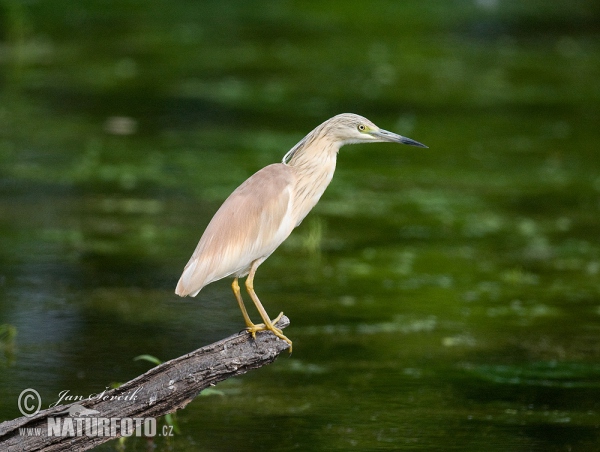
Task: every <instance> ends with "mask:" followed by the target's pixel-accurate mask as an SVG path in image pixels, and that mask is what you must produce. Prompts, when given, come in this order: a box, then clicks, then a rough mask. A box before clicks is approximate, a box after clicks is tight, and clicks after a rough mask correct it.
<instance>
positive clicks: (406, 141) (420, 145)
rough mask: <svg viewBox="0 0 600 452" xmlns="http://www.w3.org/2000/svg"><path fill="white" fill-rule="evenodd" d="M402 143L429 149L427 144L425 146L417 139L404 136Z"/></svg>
mask: <svg viewBox="0 0 600 452" xmlns="http://www.w3.org/2000/svg"><path fill="white" fill-rule="evenodd" d="M402 143H404V144H408V145H409V146H416V147H418V148H425V149H429V146H425V145H424V144H423V143H419V142H418V141H415V140H412V139H410V138H406V137H402Z"/></svg>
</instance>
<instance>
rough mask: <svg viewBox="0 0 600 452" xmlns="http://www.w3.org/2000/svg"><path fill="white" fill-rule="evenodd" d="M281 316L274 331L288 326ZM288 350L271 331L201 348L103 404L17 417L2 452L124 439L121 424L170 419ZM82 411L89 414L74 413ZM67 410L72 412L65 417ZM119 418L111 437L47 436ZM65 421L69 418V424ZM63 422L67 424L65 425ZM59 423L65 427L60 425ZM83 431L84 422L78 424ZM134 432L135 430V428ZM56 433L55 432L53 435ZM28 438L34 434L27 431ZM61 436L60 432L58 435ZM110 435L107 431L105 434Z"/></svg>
mask: <svg viewBox="0 0 600 452" xmlns="http://www.w3.org/2000/svg"><path fill="white" fill-rule="evenodd" d="M289 323H290V322H289V319H288V318H287V317H285V316H283V317H282V318H281V319H280V320H279V322H278V323H277V325H276V326H277V327H278V328H285V327H287V326H288V325H289ZM288 348H289V344H287V343H286V342H285V341H283V340H281V339H279V338H277V337H276V336H275V335H274V334H272V333H271V332H269V331H261V332H259V333H257V334H256V339H255V340H254V339H252V337H251V336H250V334H248V333H247V332H246V331H242V332H240V333H238V334H235V335H233V336H230V337H228V338H226V339H223V340H221V341H219V342H215V343H214V344H211V345H207V346H206V347H202V348H200V349H198V350H196V351H194V352H191V353H188V354H187V355H184V356H180V357H179V358H175V359H173V360H171V361H168V362H166V363H163V364H161V365H159V366H157V367H154V368H152V369H150V370H149V371H148V372H146V373H145V374H143V375H140V376H139V377H137V378H134V379H133V380H131V381H128V382H127V383H124V384H123V385H121V386H120V387H119V388H117V389H112V390H110V391H106V392H105V393H104V394H102V397H101V398H93V399H91V400H90V399H88V400H83V401H80V402H74V403H71V404H69V405H58V406H55V407H52V408H49V409H46V410H43V411H40V412H39V413H37V414H36V415H35V416H33V417H20V418H17V419H14V420H12V421H6V422H3V423H2V424H0V450H8V451H24V450H27V451H58V450H66V449H68V450H72V451H82V450H88V449H91V448H92V447H94V446H97V445H98V444H101V443H104V442H106V441H109V440H111V439H114V438H118V437H120V436H122V434H121V424H120V419H122V418H132V419H133V418H156V417H158V416H162V415H165V414H167V413H173V412H175V411H177V410H179V409H181V408H183V407H185V406H186V405H187V404H188V403H190V402H191V401H192V400H193V399H194V397H196V396H197V395H198V394H199V393H200V392H201V391H202V390H203V389H206V388H207V387H209V386H214V385H215V384H216V383H218V382H220V381H223V380H225V379H227V378H230V377H234V376H236V375H241V374H244V373H246V372H248V371H249V370H252V369H257V368H259V367H261V366H264V365H266V364H269V363H272V362H273V361H275V359H276V358H277V356H278V355H279V354H280V353H281V352H283V351H284V350H286V349H288ZM76 405H80V406H83V407H84V408H86V409H88V410H95V411H97V413H93V412H84V413H80V412H76V411H77V410H78V409H79V407H78V406H76ZM69 409H70V410H71V411H69ZM76 417H79V419H83V420H84V421H85V420H86V419H91V420H92V421H93V419H92V418H105V419H107V418H108V419H110V418H119V422H115V429H114V430H113V431H111V435H112V434H113V433H114V436H88V435H87V434H86V432H85V430H84V431H83V434H80V435H77V434H76V435H75V436H70V435H69V436H56V434H52V435H50V436H49V435H48V432H49V431H50V433H53V432H56V431H57V430H56V420H57V419H59V424H58V425H63V427H64V425H65V424H66V423H69V424H75V425H77V422H74V421H77V419H75V418H76ZM68 418H73V419H71V421H68ZM65 420H67V422H64V421H65ZM60 421H63V422H62V423H61V422H60ZM78 422H79V424H80V425H81V426H82V427H81V428H82V429H84V427H83V425H82V424H83V421H78ZM134 427H135V424H134ZM36 428H38V429H40V430H39V432H41V434H40V436H27V435H25V434H24V433H23V432H24V430H23V429H36ZM53 428H54V430H53ZM28 431H29V432H32V431H33V430H28ZM62 431H64V429H63V430H62ZM106 431H108V428H107V430H106Z"/></svg>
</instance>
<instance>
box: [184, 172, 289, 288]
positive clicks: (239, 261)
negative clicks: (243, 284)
mask: <svg viewBox="0 0 600 452" xmlns="http://www.w3.org/2000/svg"><path fill="white" fill-rule="evenodd" d="M294 184H295V175H294V172H293V170H292V169H291V168H290V167H288V166H287V165H284V164H282V163H277V164H273V165H269V166H267V167H265V168H263V169H261V170H260V171H258V172H256V173H255V174H254V175H252V176H251V177H250V178H248V179H247V180H246V181H245V182H244V183H243V184H242V185H240V186H239V187H238V188H237V189H236V190H235V191H234V192H233V193H232V194H231V195H230V196H229V197H228V198H227V199H226V200H225V202H224V203H223V205H222V206H221V207H220V208H219V210H218V211H217V213H216V214H215V215H214V217H213V218H212V220H211V221H210V223H209V225H208V226H207V228H206V230H205V231H204V234H202V238H201V239H200V242H199V243H198V246H197V247H196V250H195V251H194V253H193V255H192V257H191V259H190V260H189V262H188V263H187V265H186V266H185V269H184V270H183V274H182V275H181V278H180V279H179V282H178V283H177V288H176V290H175V293H176V294H178V295H180V296H186V295H191V296H196V295H197V294H198V292H200V290H201V289H202V288H203V287H204V286H206V285H207V284H209V283H211V282H213V281H217V280H219V279H222V278H224V277H226V276H229V275H235V276H245V275H246V274H248V271H249V269H250V266H251V265H252V263H253V262H254V261H256V260H260V259H262V260H264V259H266V258H267V257H268V256H269V255H270V254H271V253H272V252H273V251H275V249H276V248H277V247H278V246H279V245H280V244H281V242H283V241H284V240H285V239H286V238H287V237H288V235H289V234H290V232H291V231H292V229H294V227H295V226H296V224H295V223H294V221H293V219H292V216H291V214H290V213H291V209H292V190H293V187H294Z"/></svg>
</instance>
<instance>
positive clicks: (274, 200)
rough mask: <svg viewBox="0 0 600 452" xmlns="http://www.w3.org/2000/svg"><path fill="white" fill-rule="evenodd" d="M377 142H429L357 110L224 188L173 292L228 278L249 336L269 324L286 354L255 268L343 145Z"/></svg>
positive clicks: (305, 208) (304, 207) (316, 189)
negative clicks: (250, 307) (248, 303)
mask: <svg viewBox="0 0 600 452" xmlns="http://www.w3.org/2000/svg"><path fill="white" fill-rule="evenodd" d="M376 142H393V143H402V144H407V145H411V146H417V147H422V148H427V146H425V145H424V144H422V143H419V142H418V141H415V140H412V139H410V138H407V137H404V136H401V135H397V134H395V133H393V132H389V131H387V130H383V129H380V128H379V127H377V126H376V125H375V124H373V123H372V122H371V121H369V120H368V119H367V118H364V117H362V116H360V115H357V114H353V113H342V114H339V115H336V116H334V117H332V118H330V119H328V120H326V121H325V122H323V123H322V124H320V125H319V126H317V127H316V128H315V129H314V130H312V131H311V132H310V133H309V134H308V135H306V136H305V137H304V138H302V139H301V140H300V141H299V142H298V143H297V144H296V145H295V146H294V147H292V148H291V149H290V150H289V151H288V152H287V153H286V154H285V155H284V157H283V160H282V161H281V163H273V164H271V165H268V166H266V167H264V168H263V169H261V170H259V171H257V172H256V173H254V174H253V175H252V176H250V177H249V178H248V179H246V181H245V182H243V183H242V184H241V185H240V186H239V187H237V188H236V189H235V190H234V191H233V192H232V193H231V195H229V197H228V198H227V199H226V200H225V201H224V202H223V204H222V205H221V207H220V208H219V209H218V210H217V212H216V213H215V215H214V216H213V218H212V219H211V221H210V222H209V224H208V226H207V227H206V229H205V231H204V233H203V234H202V236H201V238H200V241H199V242H198V245H197V246H196V249H195V251H194V252H193V254H192V256H191V258H190V259H189V261H188V263H187V265H186V266H185V268H184V269H183V273H182V275H181V277H180V279H179V281H178V283H177V287H176V289H175V293H176V294H177V295H179V296H182V297H185V296H188V295H189V296H192V297H195V296H196V295H198V293H199V292H200V291H201V290H202V288H203V287H205V286H206V285H208V284H210V283H212V282H214V281H217V280H220V279H223V278H226V277H233V282H232V283H231V288H232V290H233V294H234V296H235V298H236V300H237V302H238V305H239V307H240V310H241V311H242V315H243V317H244V322H245V324H246V330H247V331H248V332H249V333H250V334H251V335H252V337H253V338H256V333H257V332H259V331H265V330H268V331H271V332H272V333H273V334H275V336H277V337H279V338H280V339H282V340H284V341H285V342H287V343H288V344H289V352H290V353H291V351H292V341H291V340H290V339H288V338H287V337H286V336H285V335H284V334H283V333H282V331H281V329H280V328H277V327H276V326H275V325H276V324H277V322H278V321H279V319H280V318H281V316H282V315H283V312H282V313H280V314H279V315H278V316H277V317H276V318H275V319H273V320H271V319H270V317H269V315H268V314H267V311H266V310H265V308H264V307H263V305H262V303H261V302H260V300H259V298H258V296H257V295H256V292H255V291H254V276H255V274H256V270H257V269H258V267H259V266H260V265H261V264H262V263H263V262H264V261H265V260H266V259H267V258H268V257H269V256H270V255H271V254H272V253H273V252H274V251H275V250H276V249H277V247H278V246H279V245H281V244H282V243H283V242H284V241H285V239H287V237H288V236H289V235H290V233H291V232H292V230H293V229H294V228H296V227H297V226H298V225H300V223H302V220H303V219H304V218H305V217H306V215H307V214H308V213H309V212H310V211H311V210H312V208H313V207H314V206H315V205H316V204H317V202H318V201H319V199H320V198H321V196H322V195H323V192H324V191H325V189H326V188H327V186H328V185H329V183H330V182H331V179H332V178H333V173H334V171H335V166H336V161H337V156H338V152H339V150H340V148H341V147H342V146H344V145H347V144H354V143H376ZM246 276H247V278H246V281H245V286H246V291H247V293H248V295H249V296H250V298H251V299H252V301H253V303H254V305H255V307H256V309H257V311H258V313H259V315H260V317H261V319H262V323H259V324H255V323H253V322H252V321H251V320H250V316H249V315H248V311H247V310H246V307H245V306H244V301H243V299H242V295H241V290H240V286H239V282H238V280H239V278H243V277H246Z"/></svg>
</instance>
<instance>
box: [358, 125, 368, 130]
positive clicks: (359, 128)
mask: <svg viewBox="0 0 600 452" xmlns="http://www.w3.org/2000/svg"><path fill="white" fill-rule="evenodd" d="M357 128H358V131H359V132H364V131H365V130H367V128H366V127H365V126H364V124H359V125H358V127H357Z"/></svg>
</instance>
